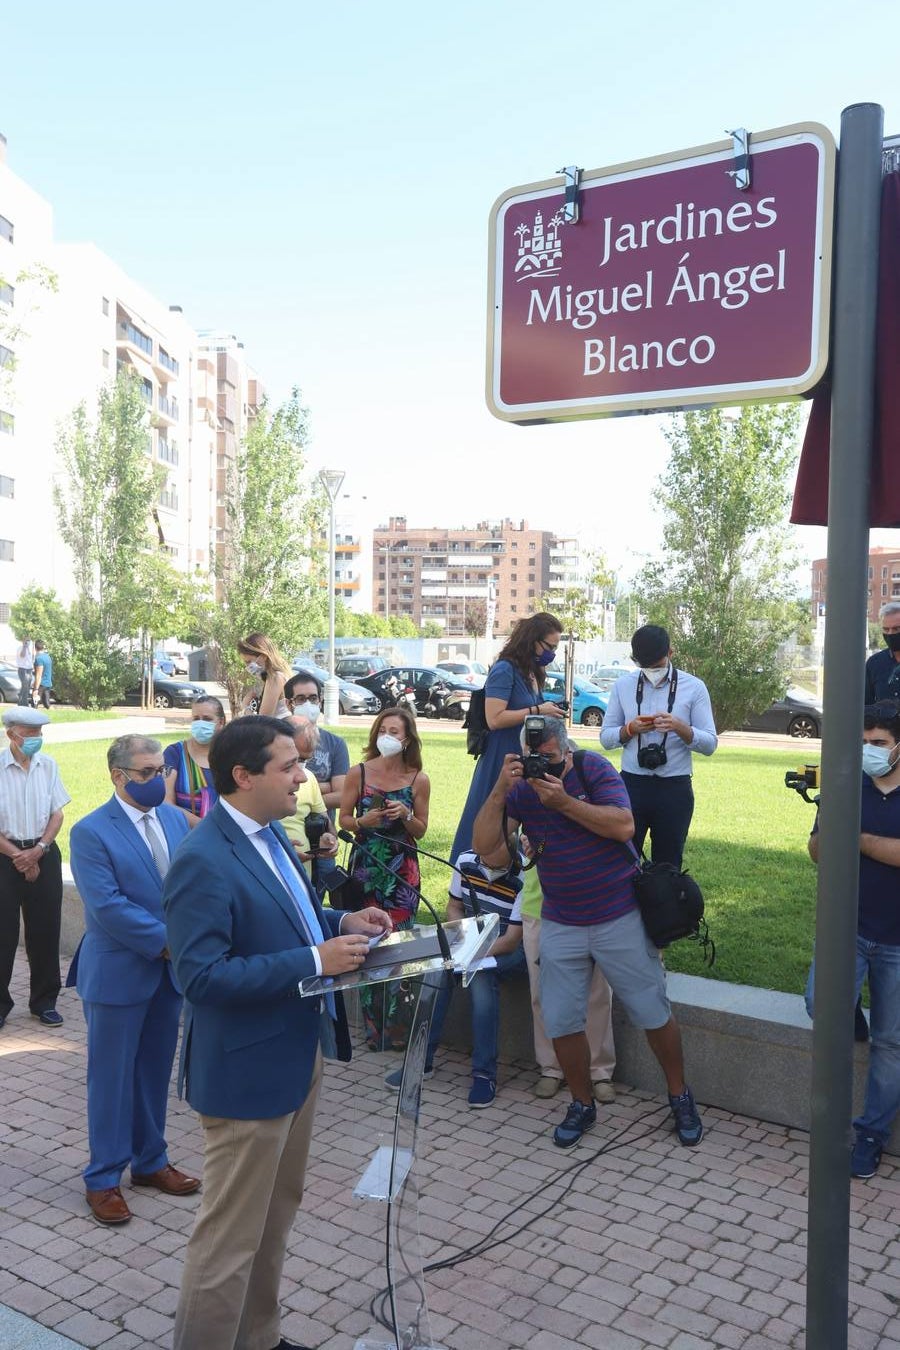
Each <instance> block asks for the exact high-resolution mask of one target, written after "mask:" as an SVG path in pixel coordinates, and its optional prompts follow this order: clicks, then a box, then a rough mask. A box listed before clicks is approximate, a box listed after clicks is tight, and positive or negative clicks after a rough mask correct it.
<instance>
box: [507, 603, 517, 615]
mask: <svg viewBox="0 0 900 1350" xmlns="http://www.w3.org/2000/svg"><path fill="white" fill-rule="evenodd" d="M509 610H510V613H511V614H515V613H516V610H517V606H516V605H510V607H509Z"/></svg>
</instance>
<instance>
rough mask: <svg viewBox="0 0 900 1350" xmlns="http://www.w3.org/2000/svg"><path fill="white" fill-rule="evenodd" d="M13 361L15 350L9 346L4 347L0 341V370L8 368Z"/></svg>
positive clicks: (14, 359)
mask: <svg viewBox="0 0 900 1350" xmlns="http://www.w3.org/2000/svg"><path fill="white" fill-rule="evenodd" d="M15 362H16V356H15V352H13V351H12V350H11V349H10V348H9V347H4V345H3V343H2V342H0V370H9V369H10V368H11V367H12V366H14V365H15Z"/></svg>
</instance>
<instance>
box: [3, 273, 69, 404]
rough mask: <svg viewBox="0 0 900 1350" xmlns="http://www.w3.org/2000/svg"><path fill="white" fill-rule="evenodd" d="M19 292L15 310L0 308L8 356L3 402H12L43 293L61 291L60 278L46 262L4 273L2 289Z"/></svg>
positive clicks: (4, 364)
mask: <svg viewBox="0 0 900 1350" xmlns="http://www.w3.org/2000/svg"><path fill="white" fill-rule="evenodd" d="M3 286H11V287H13V289H14V290H15V296H16V303H15V308H7V307H6V306H5V305H4V306H2V307H0V344H2V345H3V347H4V348H5V351H6V355H4V356H3V357H2V359H0V402H2V403H3V404H4V405H6V404H7V403H8V402H9V401H12V386H13V377H14V375H15V373H16V368H17V366H18V362H19V353H20V352H21V348H22V343H23V340H25V339H26V338H28V336H29V333H28V319H29V316H30V315H31V314H33V313H35V312H36V311H37V310H38V309H40V305H41V292H42V291H43V292H52V293H54V294H55V292H56V291H58V290H59V278H58V277H57V275H56V273H55V272H54V271H52V269H51V268H49V267H48V266H47V265H46V264H45V263H32V264H31V265H30V266H29V267H23V268H21V269H20V270H19V271H18V272H16V273H14V274H13V275H11V276H7V275H6V274H5V273H3V272H0V287H3Z"/></svg>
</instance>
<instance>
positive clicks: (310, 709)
mask: <svg viewBox="0 0 900 1350" xmlns="http://www.w3.org/2000/svg"><path fill="white" fill-rule="evenodd" d="M294 712H295V713H296V714H297V716H298V717H308V718H309V720H310V722H315V720H316V718H317V717H318V716H319V713H320V712H321V709H320V707H319V705H318V703H314V702H313V700H312V699H307V700H306V701H305V702H304V703H295V704H294Z"/></svg>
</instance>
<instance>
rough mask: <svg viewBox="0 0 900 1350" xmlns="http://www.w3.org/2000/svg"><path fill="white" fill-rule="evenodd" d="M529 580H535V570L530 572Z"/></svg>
mask: <svg viewBox="0 0 900 1350" xmlns="http://www.w3.org/2000/svg"><path fill="white" fill-rule="evenodd" d="M528 580H529V581H534V573H533V572H529V573H528Z"/></svg>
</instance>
